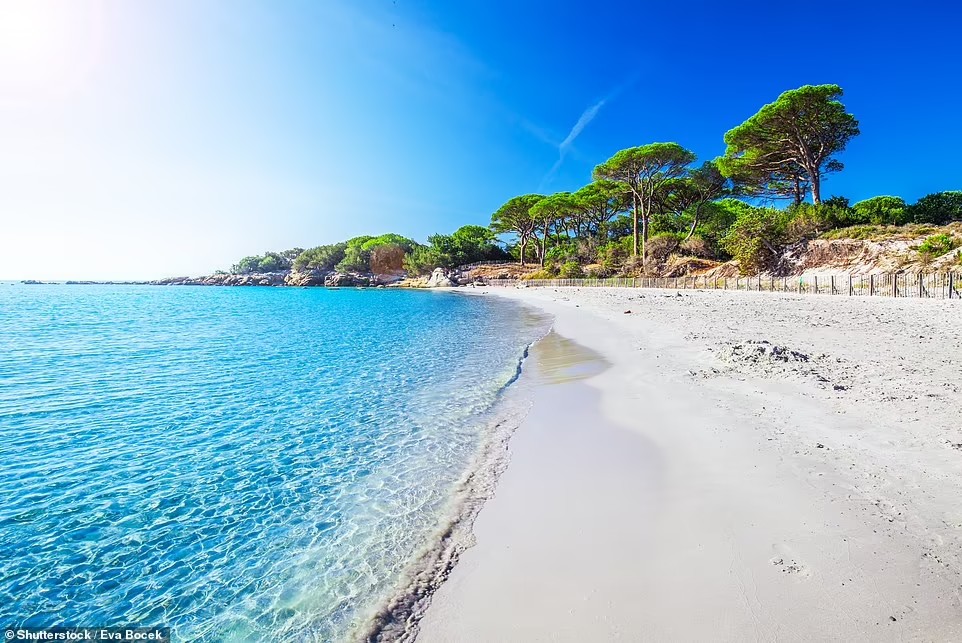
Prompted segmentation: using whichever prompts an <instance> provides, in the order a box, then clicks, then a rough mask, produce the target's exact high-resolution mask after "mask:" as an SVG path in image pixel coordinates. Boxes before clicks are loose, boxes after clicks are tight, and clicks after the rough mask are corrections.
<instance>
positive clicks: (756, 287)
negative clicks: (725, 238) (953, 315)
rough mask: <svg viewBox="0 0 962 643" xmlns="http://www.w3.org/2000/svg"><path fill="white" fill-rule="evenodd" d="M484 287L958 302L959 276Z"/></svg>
mask: <svg viewBox="0 0 962 643" xmlns="http://www.w3.org/2000/svg"><path fill="white" fill-rule="evenodd" d="M486 283H487V284H488V285H490V286H517V285H518V284H519V283H520V284H524V285H526V286H529V287H542V288H544V287H550V288H559V287H579V288H593V287H619V288H669V289H673V290H744V291H760V292H792V293H798V294H812V295H847V296H852V297H916V298H923V299H962V274H960V273H952V272H940V273H908V272H898V273H879V274H873V275H848V274H845V275H805V276H802V277H773V276H770V275H768V276H761V275H759V276H754V277H705V276H700V277H612V278H608V279H528V280H518V279H488V280H486Z"/></svg>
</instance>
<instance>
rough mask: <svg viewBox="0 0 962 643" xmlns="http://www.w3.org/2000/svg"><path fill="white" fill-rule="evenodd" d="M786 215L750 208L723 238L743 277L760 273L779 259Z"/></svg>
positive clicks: (739, 217)
mask: <svg viewBox="0 0 962 643" xmlns="http://www.w3.org/2000/svg"><path fill="white" fill-rule="evenodd" d="M785 227H786V221H785V216H784V213H783V212H782V211H780V210H775V209H773V208H748V209H746V210H744V211H743V212H741V213H740V214H739V215H738V218H737V219H736V220H735V222H734V223H733V224H732V226H731V227H730V228H729V229H728V232H727V233H726V234H725V236H724V237H723V238H722V245H723V247H724V248H725V250H726V251H727V252H729V253H730V254H731V256H732V257H734V258H735V259H736V260H737V261H738V267H739V270H740V271H741V273H742V274H752V273H756V272H761V271H762V270H764V269H765V268H766V267H768V266H770V265H772V264H773V263H774V262H775V260H776V259H777V258H778V256H779V254H780V251H779V249H780V248H781V246H782V245H783V243H784V240H785Z"/></svg>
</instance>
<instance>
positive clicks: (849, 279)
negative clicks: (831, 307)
mask: <svg viewBox="0 0 962 643" xmlns="http://www.w3.org/2000/svg"><path fill="white" fill-rule="evenodd" d="M848 296H849V297H851V296H852V274H851V273H849V275H848Z"/></svg>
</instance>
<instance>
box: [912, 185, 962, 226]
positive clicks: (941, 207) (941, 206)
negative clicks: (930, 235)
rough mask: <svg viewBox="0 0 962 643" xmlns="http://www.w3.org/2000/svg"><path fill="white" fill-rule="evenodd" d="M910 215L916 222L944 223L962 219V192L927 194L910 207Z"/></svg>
mask: <svg viewBox="0 0 962 643" xmlns="http://www.w3.org/2000/svg"><path fill="white" fill-rule="evenodd" d="M908 217H909V218H910V219H911V220H912V221H913V222H915V223H934V224H935V225H944V224H946V223H948V222H950V221H962V192H959V191H951V192H936V193H934V194H927V195H926V196H924V197H922V198H921V199H919V200H918V201H917V202H916V203H914V204H913V205H910V206H909V207H908Z"/></svg>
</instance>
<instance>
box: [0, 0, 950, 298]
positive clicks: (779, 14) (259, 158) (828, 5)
mask: <svg viewBox="0 0 962 643" xmlns="http://www.w3.org/2000/svg"><path fill="white" fill-rule="evenodd" d="M843 4H845V5H847V6H842V5H843ZM940 4H941V5H943V6H939V5H940ZM960 18H962V10H959V9H953V8H951V7H950V6H949V3H926V2H913V3H902V2H899V3H891V4H886V3H868V2H865V3H836V2H825V3H821V2H818V1H815V2H809V3H805V4H804V6H800V5H797V4H794V3H772V2H758V3H748V2H737V1H736V2H725V3H722V2H717V1H714V2H698V1H689V2H683V3H682V2H677V3H666V2H659V3H649V2H644V1H642V0H635V1H633V2H605V3H594V2H592V3H588V2H583V3H579V2H565V1H563V0H555V1H552V2H547V1H541V0H538V1H534V2H519V1H517V0H514V1H510V2H509V1H504V0H485V1H480V0H460V1H459V2H450V1H447V0H436V1H427V0H413V1H412V0H304V1H299V0H284V1H283V2H274V1H268V0H262V1H260V2H253V1H251V0H204V1H203V2H197V1H196V0H143V1H139V2H130V1H125V0H59V1H57V0H0V279H42V280H55V279H151V278H159V277H164V276H181V275H200V274H207V273H210V272H212V271H214V270H215V269H226V268H229V267H230V265H231V264H232V263H234V262H236V261H237V260H238V259H239V258H241V257H243V256H246V255H251V254H259V253H262V252H264V251H266V250H283V249H287V248H291V247H304V248H307V247H311V246H315V245H320V244H325V243H332V242H335V241H339V240H343V239H347V238H349V237H352V236H356V235H360V234H381V233H385V232H396V233H399V234H402V235H404V236H408V237H412V238H414V239H417V240H419V241H422V242H423V241H425V240H426V237H427V236H428V235H429V234H433V233H436V232H451V231H453V230H455V229H456V228H458V227H459V226H461V225H464V224H468V223H473V224H481V225H486V224H487V223H489V222H490V217H491V213H492V212H494V211H495V210H496V209H497V208H498V207H499V206H500V205H501V204H502V203H504V202H505V201H506V200H508V199H509V198H511V197H513V196H515V195H518V194H526V193H531V192H539V193H550V192H555V191H562V190H574V189H577V188H579V187H581V186H582V185H585V184H586V183H588V182H589V181H590V179H591V170H592V168H593V167H594V166H595V165H596V164H598V163H601V162H603V161H604V160H606V159H607V158H608V157H610V156H611V155H612V154H614V153H615V152H617V151H618V150H620V149H624V148H627V147H632V146H635V145H643V144H646V143H651V142H659V141H676V142H678V143H680V144H682V145H683V146H685V147H687V148H689V149H691V150H692V151H694V152H695V153H696V154H697V155H698V157H699V159H701V160H709V159H712V158H714V157H716V156H718V155H720V154H722V153H723V152H724V143H723V140H722V139H723V136H724V133H725V132H726V131H727V130H728V129H730V128H732V127H734V126H736V125H738V124H739V123H741V122H742V121H744V120H745V119H746V118H748V117H750V116H751V115H752V114H754V113H755V112H756V111H757V110H758V109H759V108H760V107H761V106H762V105H764V104H765V103H768V102H771V101H773V100H775V99H776V98H777V97H778V95H779V94H780V93H781V92H783V91H785V90H788V89H793V88H795V87H799V86H801V85H805V84H821V83H836V84H839V85H841V86H842V87H843V88H844V90H845V95H844V98H843V101H844V103H845V104H846V106H847V107H848V108H849V110H850V111H851V112H852V113H854V114H855V116H856V117H857V118H858V120H859V121H860V124H861V131H862V134H861V136H859V137H858V138H857V139H855V140H853V141H852V142H851V143H850V144H849V147H848V149H847V150H846V151H845V153H844V154H843V155H842V156H841V160H842V161H843V162H844V163H845V165H846V169H845V170H844V171H843V172H842V173H841V174H838V175H833V176H832V177H831V178H830V179H829V180H828V181H827V182H826V183H825V184H824V185H823V190H822V191H823V195H825V196H830V195H842V196H846V197H848V198H849V199H851V200H852V202H855V201H858V200H860V199H863V198H867V197H870V196H875V195H880V194H893V195H899V196H902V197H903V198H905V199H906V200H907V201H909V202H911V201H914V200H915V199H917V198H918V197H920V196H923V195H925V194H927V193H930V192H935V191H941V190H950V189H956V190H957V189H962V162H960V151H962V126H960V122H959V114H960V113H962V111H960V105H962V84H960V83H959V82H958V81H959V79H960V73H962V72H960V69H962V46H960V45H959V40H958V37H957V36H958V34H957V28H958V27H957V25H958V24H959V19H960Z"/></svg>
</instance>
